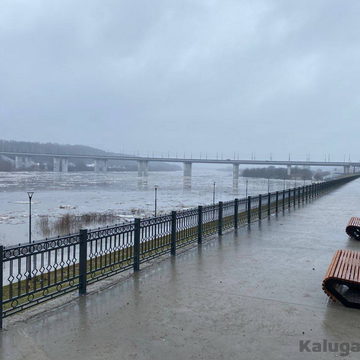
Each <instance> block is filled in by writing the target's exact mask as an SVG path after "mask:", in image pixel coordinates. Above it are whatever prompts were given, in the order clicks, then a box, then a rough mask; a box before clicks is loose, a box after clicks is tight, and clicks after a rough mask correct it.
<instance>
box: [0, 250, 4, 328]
mask: <svg viewBox="0 0 360 360" xmlns="http://www.w3.org/2000/svg"><path fill="white" fill-rule="evenodd" d="M3 277H4V247H3V246H2V245H1V246H0V329H2V328H3V311H4V306H3V285H4V280H3Z"/></svg>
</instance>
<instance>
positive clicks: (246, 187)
mask: <svg viewBox="0 0 360 360" xmlns="http://www.w3.org/2000/svg"><path fill="white" fill-rule="evenodd" d="M248 185H249V180H248V179H246V181H245V197H246V198H247V197H248Z"/></svg>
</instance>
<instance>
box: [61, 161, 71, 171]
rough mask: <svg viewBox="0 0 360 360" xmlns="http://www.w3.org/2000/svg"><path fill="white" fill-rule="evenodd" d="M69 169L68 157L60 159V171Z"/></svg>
mask: <svg viewBox="0 0 360 360" xmlns="http://www.w3.org/2000/svg"><path fill="white" fill-rule="evenodd" d="M68 171H69V159H61V172H68Z"/></svg>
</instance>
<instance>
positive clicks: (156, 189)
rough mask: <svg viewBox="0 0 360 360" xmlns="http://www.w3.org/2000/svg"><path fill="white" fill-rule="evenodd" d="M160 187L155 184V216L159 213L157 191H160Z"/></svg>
mask: <svg viewBox="0 0 360 360" xmlns="http://www.w3.org/2000/svg"><path fill="white" fill-rule="evenodd" d="M158 188H159V187H158V186H157V185H155V186H154V190H155V217H156V215H157V191H158Z"/></svg>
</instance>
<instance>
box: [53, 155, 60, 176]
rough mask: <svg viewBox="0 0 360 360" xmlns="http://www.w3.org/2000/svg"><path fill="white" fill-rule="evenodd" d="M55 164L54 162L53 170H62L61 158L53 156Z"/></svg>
mask: <svg viewBox="0 0 360 360" xmlns="http://www.w3.org/2000/svg"><path fill="white" fill-rule="evenodd" d="M53 164H54V167H53V171H55V172H59V171H60V159H59V158H56V157H54V158H53Z"/></svg>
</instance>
